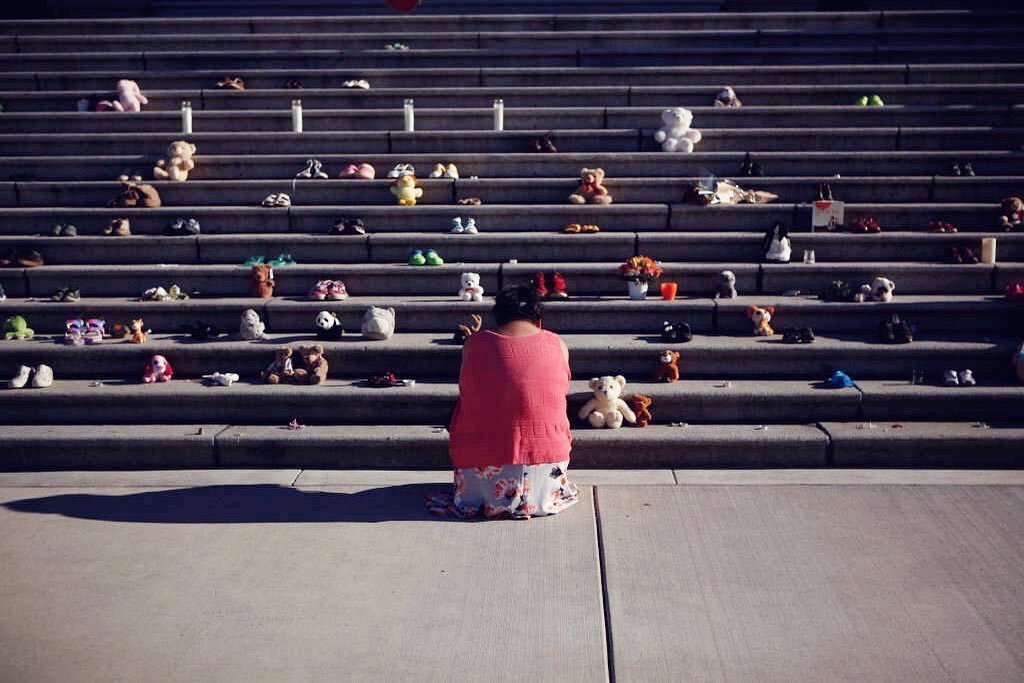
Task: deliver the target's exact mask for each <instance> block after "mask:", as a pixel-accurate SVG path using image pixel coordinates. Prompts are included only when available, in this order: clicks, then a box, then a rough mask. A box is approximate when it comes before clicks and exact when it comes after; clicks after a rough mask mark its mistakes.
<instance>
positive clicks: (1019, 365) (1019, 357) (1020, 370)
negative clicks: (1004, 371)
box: [1013, 343, 1024, 384]
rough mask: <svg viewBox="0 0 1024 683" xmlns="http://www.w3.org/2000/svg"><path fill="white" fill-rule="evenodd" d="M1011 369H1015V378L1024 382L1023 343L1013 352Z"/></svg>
mask: <svg viewBox="0 0 1024 683" xmlns="http://www.w3.org/2000/svg"><path fill="white" fill-rule="evenodd" d="M1013 369H1014V370H1016V371H1017V380H1018V381H1019V382H1020V383H1021V384H1024V343H1022V344H1021V345H1020V347H1018V348H1017V353H1015V354H1013Z"/></svg>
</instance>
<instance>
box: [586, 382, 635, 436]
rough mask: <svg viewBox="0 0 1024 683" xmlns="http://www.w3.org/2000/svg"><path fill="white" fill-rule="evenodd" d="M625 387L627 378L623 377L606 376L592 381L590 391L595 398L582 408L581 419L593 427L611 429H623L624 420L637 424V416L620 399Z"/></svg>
mask: <svg viewBox="0 0 1024 683" xmlns="http://www.w3.org/2000/svg"><path fill="white" fill-rule="evenodd" d="M625 386H626V378H625V377H623V376H622V375H616V376H615V377H612V376H611V375H605V376H604V377H594V378H593V379H591V380H590V390H591V391H593V392H594V396H593V398H591V399H590V400H589V401H587V402H586V403H585V404H584V406H583V407H582V408H580V412H579V417H580V419H581V420H587V421H588V422H590V425H591V426H592V427H608V428H609V429H618V428H619V427H621V426H622V421H623V419H625V421H626V422H631V423H632V422H636V415H635V414H634V413H633V411H632V409H630V407H629V406H628V405H626V402H625V401H623V400H622V399H621V398H619V396H620V395H621V394H622V389H623V388H624V387H625Z"/></svg>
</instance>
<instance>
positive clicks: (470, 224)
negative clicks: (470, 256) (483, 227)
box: [465, 218, 480, 235]
mask: <svg viewBox="0 0 1024 683" xmlns="http://www.w3.org/2000/svg"><path fill="white" fill-rule="evenodd" d="M465 232H466V234H467V235H475V234H477V233H478V232H480V231H479V230H477V229H476V219H475V218H470V219H469V220H467V221H466V230H465Z"/></svg>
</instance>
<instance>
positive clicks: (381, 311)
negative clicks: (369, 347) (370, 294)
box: [362, 306, 395, 339]
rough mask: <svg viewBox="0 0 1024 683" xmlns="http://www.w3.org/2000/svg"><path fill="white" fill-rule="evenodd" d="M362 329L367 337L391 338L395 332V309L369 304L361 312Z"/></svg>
mask: <svg viewBox="0 0 1024 683" xmlns="http://www.w3.org/2000/svg"><path fill="white" fill-rule="evenodd" d="M362 331H363V336H364V337H366V338H367V339H391V335H393V334H394V333H395V309H393V308H378V307H376V306H370V307H369V308H367V309H366V313H364V314H363V327H362Z"/></svg>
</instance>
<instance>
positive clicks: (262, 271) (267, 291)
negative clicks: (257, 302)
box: [250, 263, 276, 299]
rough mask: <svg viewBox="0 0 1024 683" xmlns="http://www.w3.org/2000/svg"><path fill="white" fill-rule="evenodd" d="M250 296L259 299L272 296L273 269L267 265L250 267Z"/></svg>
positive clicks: (260, 264)
mask: <svg viewBox="0 0 1024 683" xmlns="http://www.w3.org/2000/svg"><path fill="white" fill-rule="evenodd" d="M250 283H251V285H252V295H253V296H255V297H259V298H260V299H269V298H270V297H272V296H274V285H275V284H276V283H275V282H274V267H273V266H271V265H270V264H269V263H257V264H255V265H254V266H253V267H252V273H251V275H250Z"/></svg>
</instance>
